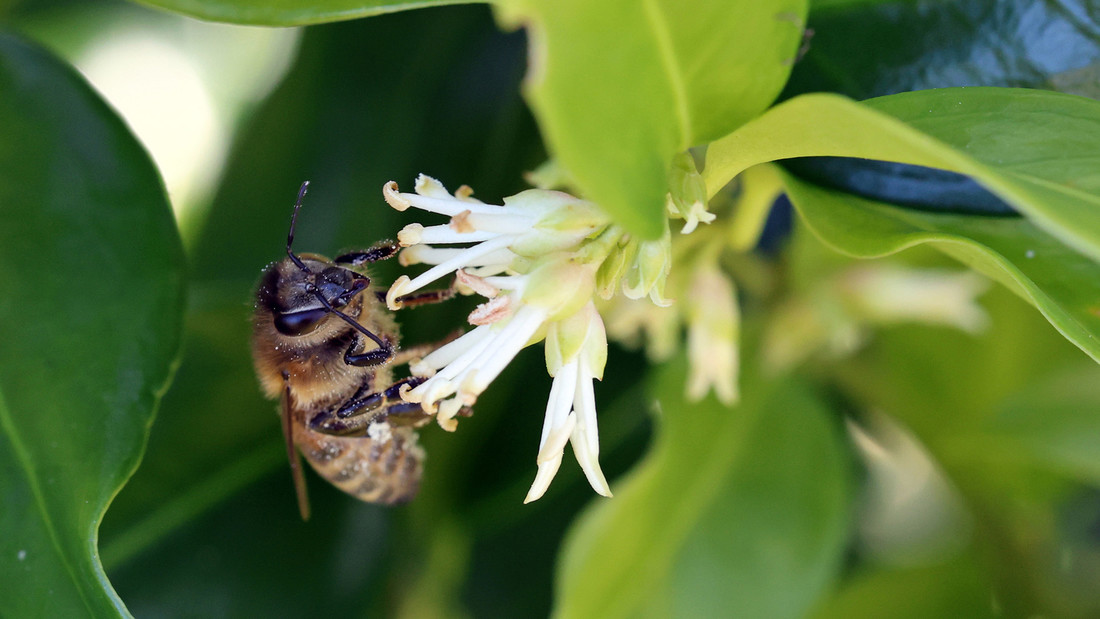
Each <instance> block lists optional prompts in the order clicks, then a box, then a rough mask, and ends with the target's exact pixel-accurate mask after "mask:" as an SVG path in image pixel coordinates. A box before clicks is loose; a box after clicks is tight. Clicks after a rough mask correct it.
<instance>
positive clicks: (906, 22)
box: [784, 0, 1100, 99]
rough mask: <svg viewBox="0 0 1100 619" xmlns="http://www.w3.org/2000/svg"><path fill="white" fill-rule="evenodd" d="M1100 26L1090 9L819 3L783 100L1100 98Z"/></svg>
mask: <svg viewBox="0 0 1100 619" xmlns="http://www.w3.org/2000/svg"><path fill="white" fill-rule="evenodd" d="M1098 17H1100V16H1098V15H1097V13H1096V5H1095V2H1094V1H1093V0H1001V1H999V2H996V3H992V2H986V1H985V0H956V1H954V2H942V1H941V0H919V1H914V0H889V1H882V0H877V1H876V0H815V1H814V2H813V3H812V6H811V7H810V17H809V27H810V28H811V29H812V30H813V31H814V36H813V39H811V41H810V46H809V52H808V53H807V54H806V55H805V57H804V58H802V60H800V61H799V62H798V64H797V65H795V67H794V70H793V71H792V73H791V79H790V82H789V83H788V84H787V87H786V89H785V90H784V95H785V97H784V98H787V97H789V96H793V95H795V94H800V93H806V92H815V91H831V92H838V93H841V94H844V95H847V96H849V97H853V98H855V99H867V98H869V97H877V96H881V95H889V94H894V93H898V92H905V91H910V90H923V89H926V88H944V87H948V86H1022V87H1028V88H1044V89H1051V90H1058V91H1061V92H1072V93H1075V94H1080V95H1085V96H1092V97H1096V96H1097V95H1100V88H1098V81H1097V79H1096V78H1097V75H1098V72H1100V21H1098V19H1097V18H1098ZM867 33H874V36H867Z"/></svg>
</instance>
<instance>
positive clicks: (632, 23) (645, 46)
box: [501, 0, 806, 238]
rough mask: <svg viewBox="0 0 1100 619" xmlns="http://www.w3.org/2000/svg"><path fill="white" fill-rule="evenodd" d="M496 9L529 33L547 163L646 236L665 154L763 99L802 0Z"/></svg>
mask: <svg viewBox="0 0 1100 619" xmlns="http://www.w3.org/2000/svg"><path fill="white" fill-rule="evenodd" d="M502 6H503V7H504V8H507V10H506V11H501V13H502V15H503V16H504V19H505V20H507V21H509V22H514V23H520V24H522V25H524V26H526V27H527V30H528V36H529V38H530V41H531V51H530V54H529V57H530V62H531V68H530V72H529V74H528V76H527V80H528V81H527V85H526V86H527V88H526V95H527V100H528V102H529V103H530V104H531V107H532V109H534V111H535V115H536V117H537V118H538V120H539V125H540V127H541V129H542V132H543V138H544V139H545V140H546V142H547V143H548V145H549V147H550V149H551V151H552V153H553V155H554V157H555V158H556V159H557V160H558V162H559V163H560V164H561V165H562V166H563V167H564V168H565V169H566V170H568V171H569V174H570V177H571V178H572V179H573V180H574V181H575V182H576V184H577V185H578V186H579V187H580V189H581V190H582V192H583V193H584V195H585V197H586V198H588V199H591V200H593V201H595V202H598V203H599V204H600V205H602V206H603V207H604V208H606V209H607V210H608V211H609V212H610V213H611V214H612V215H613V216H614V217H615V218H616V219H617V220H619V222H620V223H622V224H623V225H624V226H626V227H627V228H628V229H630V230H632V231H633V232H636V233H638V234H641V235H644V236H645V237H647V238H657V237H658V236H660V233H661V230H662V229H663V227H664V225H665V219H666V216H665V212H664V200H665V194H666V193H667V192H668V187H667V181H666V175H667V172H668V166H669V162H670V159H671V157H672V155H673V154H675V153H676V152H678V151H681V150H683V149H685V148H687V147H689V146H693V145H697V144H702V143H705V142H708V141H710V140H713V139H715V138H717V137H719V136H721V135H724V134H726V133H728V132H729V131H731V130H733V129H734V128H736V127H737V126H738V125H740V124H742V123H744V122H745V121H747V120H748V119H750V118H752V117H754V116H756V115H757V114H759V113H760V112H761V111H763V110H764V109H765V108H766V107H767V106H768V105H769V104H770V103H771V102H772V100H773V99H774V98H775V96H776V95H777V94H778V92H779V90H780V89H781V88H782V86H783V83H784V82H785V81H786V78H787V75H788V73H789V72H790V68H791V65H792V64H793V59H794V56H795V53H796V50H797V49H798V46H799V42H800V41H801V38H802V26H803V18H804V16H805V11H806V3H805V1H804V0H778V1H775V2H751V1H738V2H672V1H666V0H643V1H641V2H637V1H634V0H619V1H617V2H587V1H585V0H571V1H568V2H561V1H558V2H542V1H536V0H515V1H513V2H508V3H502ZM609 35H610V36H609Z"/></svg>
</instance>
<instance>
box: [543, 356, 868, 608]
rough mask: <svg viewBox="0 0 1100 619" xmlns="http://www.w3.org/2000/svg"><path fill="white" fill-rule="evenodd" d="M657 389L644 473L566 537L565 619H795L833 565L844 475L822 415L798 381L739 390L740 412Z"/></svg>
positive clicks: (663, 375) (671, 373)
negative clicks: (656, 417) (732, 617)
mask: <svg viewBox="0 0 1100 619" xmlns="http://www.w3.org/2000/svg"><path fill="white" fill-rule="evenodd" d="M684 376H685V364H684V363H683V361H679V362H676V363H672V364H669V365H668V366H666V367H665V368H664V369H662V370H661V371H660V372H659V373H658V374H657V377H656V381H655V382H656V386H655V389H654V391H655V393H656V395H657V396H658V401H659V406H660V410H661V411H662V416H661V420H660V421H661V423H660V433H659V435H658V439H657V442H656V444H655V445H654V447H653V449H652V450H651V452H650V454H649V456H648V457H647V459H646V461H645V462H644V463H643V464H642V465H641V466H640V467H639V468H638V469H636V470H635V471H634V472H633V473H632V474H631V476H630V478H629V479H628V480H626V481H623V482H620V483H618V484H616V485H615V487H614V488H613V489H614V490H615V493H616V496H615V498H614V499H613V500H610V501H599V502H598V503H597V504H596V505H594V506H593V508H592V509H590V510H589V511H588V512H587V513H586V514H584V515H583V516H582V517H581V519H580V520H579V521H578V522H577V524H576V525H574V528H573V531H572V532H571V534H570V536H569V537H568V538H567V541H566V547H565V549H564V551H563V552H564V554H563V557H562V559H561V562H560V564H559V566H558V567H559V569H558V586H559V590H558V595H557V615H558V616H560V617H607V618H614V617H627V616H636V615H639V614H641V615H650V616H689V617H690V616H722V615H725V614H728V613H729V612H731V609H736V611H737V614H738V615H740V616H747V617H800V616H803V615H804V614H805V612H806V610H807V609H808V608H809V606H810V605H811V604H813V602H814V601H815V599H816V598H817V596H818V595H820V593H821V592H822V590H823V589H824V588H825V587H826V586H827V585H828V584H829V583H830V581H831V580H832V579H833V577H834V576H835V575H836V573H837V570H838V569H839V567H840V561H841V555H842V553H843V547H844V542H845V540H846V537H847V528H848V510H849V498H850V497H849V477H848V476H849V470H848V467H849V463H848V462H847V460H846V456H845V452H844V447H843V444H842V440H841V437H840V433H839V431H838V428H837V427H836V426H835V425H834V423H835V422H834V421H833V420H832V419H830V414H829V412H828V411H827V410H826V409H825V408H823V406H822V404H821V403H820V402H819V401H818V400H817V399H816V398H815V396H814V395H813V393H812V392H811V391H810V390H808V389H807V388H806V387H805V385H803V384H801V383H799V382H796V381H790V380H788V381H780V382H766V381H764V379H761V378H758V377H752V378H751V379H747V380H745V381H744V384H745V385H746V386H747V392H746V393H745V394H744V397H745V399H744V401H743V403H742V404H741V405H740V406H738V407H736V408H726V407H724V406H722V405H721V404H719V403H718V402H717V401H716V400H715V399H713V398H708V399H706V400H704V401H702V402H699V403H697V404H692V403H688V402H686V401H685V400H684V397H683V391H684Z"/></svg>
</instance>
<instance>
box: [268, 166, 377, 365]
mask: <svg viewBox="0 0 1100 619" xmlns="http://www.w3.org/2000/svg"><path fill="white" fill-rule="evenodd" d="M308 188H309V181H306V182H304V183H302V187H301V189H299V190H298V200H297V201H296V202H295V203H294V213H293V215H291V217H290V231H289V232H288V233H287V237H286V254H287V257H286V258H285V259H283V260H282V261H280V262H277V263H275V264H272V265H271V266H270V267H268V269H267V271H266V272H265V273H264V276H263V279H262V280H261V283H260V289H259V291H258V293H257V302H258V303H259V304H260V305H261V306H262V307H264V308H266V309H267V310H268V311H270V312H271V315H272V320H273V323H274V326H275V330H276V331H278V332H279V333H281V334H282V335H286V336H290V337H300V336H304V335H309V334H310V333H313V332H314V331H316V330H317V328H318V327H319V326H320V325H322V324H324V322H325V320H326V319H328V318H329V317H333V316H334V317H336V318H339V319H341V320H343V321H345V322H347V323H348V324H350V325H351V326H352V327H354V328H355V329H356V330H357V331H360V332H361V333H363V334H365V335H367V336H368V337H370V338H371V339H372V340H374V341H376V342H378V343H379V345H380V346H381V345H382V343H381V340H380V339H379V338H378V337H377V336H375V335H374V334H373V333H371V332H370V331H368V330H367V329H366V328H364V327H363V326H362V325H360V324H359V323H358V322H357V321H356V320H355V319H354V318H352V317H350V316H348V315H347V314H345V313H344V312H342V311H341V310H342V309H343V308H344V307H346V306H347V305H348V304H349V303H351V301H352V300H353V299H354V298H355V297H356V296H357V295H359V293H361V292H363V291H364V290H366V288H367V286H368V285H370V278H368V277H367V276H366V275H363V274H362V273H357V272H355V271H352V270H351V269H346V268H344V267H341V266H339V265H337V264H334V263H333V262H332V261H330V260H329V259H328V258H325V257H324V256H318V255H315V254H302V256H301V257H299V256H298V255H296V254H295V253H294V250H293V249H292V247H293V245H294V225H295V223H296V222H297V220H298V210H299V209H300V208H301V207H302V198H304V197H305V195H306V190H307V189H308Z"/></svg>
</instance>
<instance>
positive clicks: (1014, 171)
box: [704, 88, 1100, 261]
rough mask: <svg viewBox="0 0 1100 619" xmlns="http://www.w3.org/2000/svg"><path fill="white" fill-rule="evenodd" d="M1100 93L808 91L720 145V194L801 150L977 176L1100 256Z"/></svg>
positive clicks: (715, 177) (711, 187)
mask: <svg viewBox="0 0 1100 619" xmlns="http://www.w3.org/2000/svg"><path fill="white" fill-rule="evenodd" d="M1097 143H1100V102H1097V101H1093V100H1091V99H1085V98H1083V97H1077V96H1073V95H1064V94H1059V93H1052V92H1045V91H1037V90H1024V89H1008V88H944V89H940V90H927V91H920V92H909V93H903V94H900V95H891V96H888V97H881V98H878V99H872V100H869V101H865V102H863V103H862V104H861V103H856V102H854V101H851V100H849V99H846V98H844V97H839V96H835V95H826V94H819V95H804V96H801V97H796V98H794V99H791V100H790V101H787V102H785V103H783V104H780V105H778V106H776V107H774V108H772V109H771V110H769V111H768V112H767V113H765V114H764V115H763V116H761V117H759V118H757V119H756V120H754V121H752V122H750V123H748V124H746V125H745V126H743V127H741V128H740V129H738V130H737V131H735V132H733V133H732V134H730V135H728V136H726V137H725V138H722V139H721V140H719V141H717V142H715V143H714V144H712V145H711V147H710V148H709V149H708V152H707V160H708V161H707V168H706V170H705V172H704V178H705V179H706V182H707V190H708V192H710V193H711V194H714V193H716V192H717V191H718V190H719V189H721V188H722V186H724V185H725V184H726V183H727V182H729V180H730V179H732V178H733V177H734V176H736V175H737V174H738V173H740V172H741V171H742V170H744V169H746V168H748V167H750V166H752V165H755V164H758V163H762V162H765V161H773V160H776V159H787V158H791V157H813V156H840V157H862V158H866V159H878V160H883V161H895V162H899V163H908V164H915V165H923V166H927V167H932V168H941V169H945V170H950V171H953V172H958V173H961V174H966V175H969V176H971V177H973V178H974V179H975V180H977V181H978V182H979V183H981V184H982V185H984V186H985V187H986V188H987V189H989V190H990V191H992V192H993V193H995V194H997V195H998V196H1000V197H1001V198H1002V199H1004V200H1005V201H1007V202H1008V203H1010V204H1011V205H1012V206H1014V207H1015V208H1016V209H1017V210H1019V211H1020V212H1022V213H1024V214H1025V215H1026V216H1027V217H1028V218H1030V219H1031V220H1033V221H1034V222H1035V223H1036V224H1037V225H1038V226H1040V227H1041V228H1043V229H1044V230H1046V231H1047V232H1049V233H1050V234H1052V235H1053V236H1054V237H1056V238H1058V239H1059V240H1061V241H1062V242H1064V243H1066V244H1068V245H1070V246H1072V247H1074V248H1076V249H1077V250H1079V251H1081V252H1083V253H1085V254H1087V255H1088V256H1091V257H1092V258H1093V259H1094V260H1098V261H1100V150H1098V149H1097V148H1096V144H1097Z"/></svg>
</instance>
